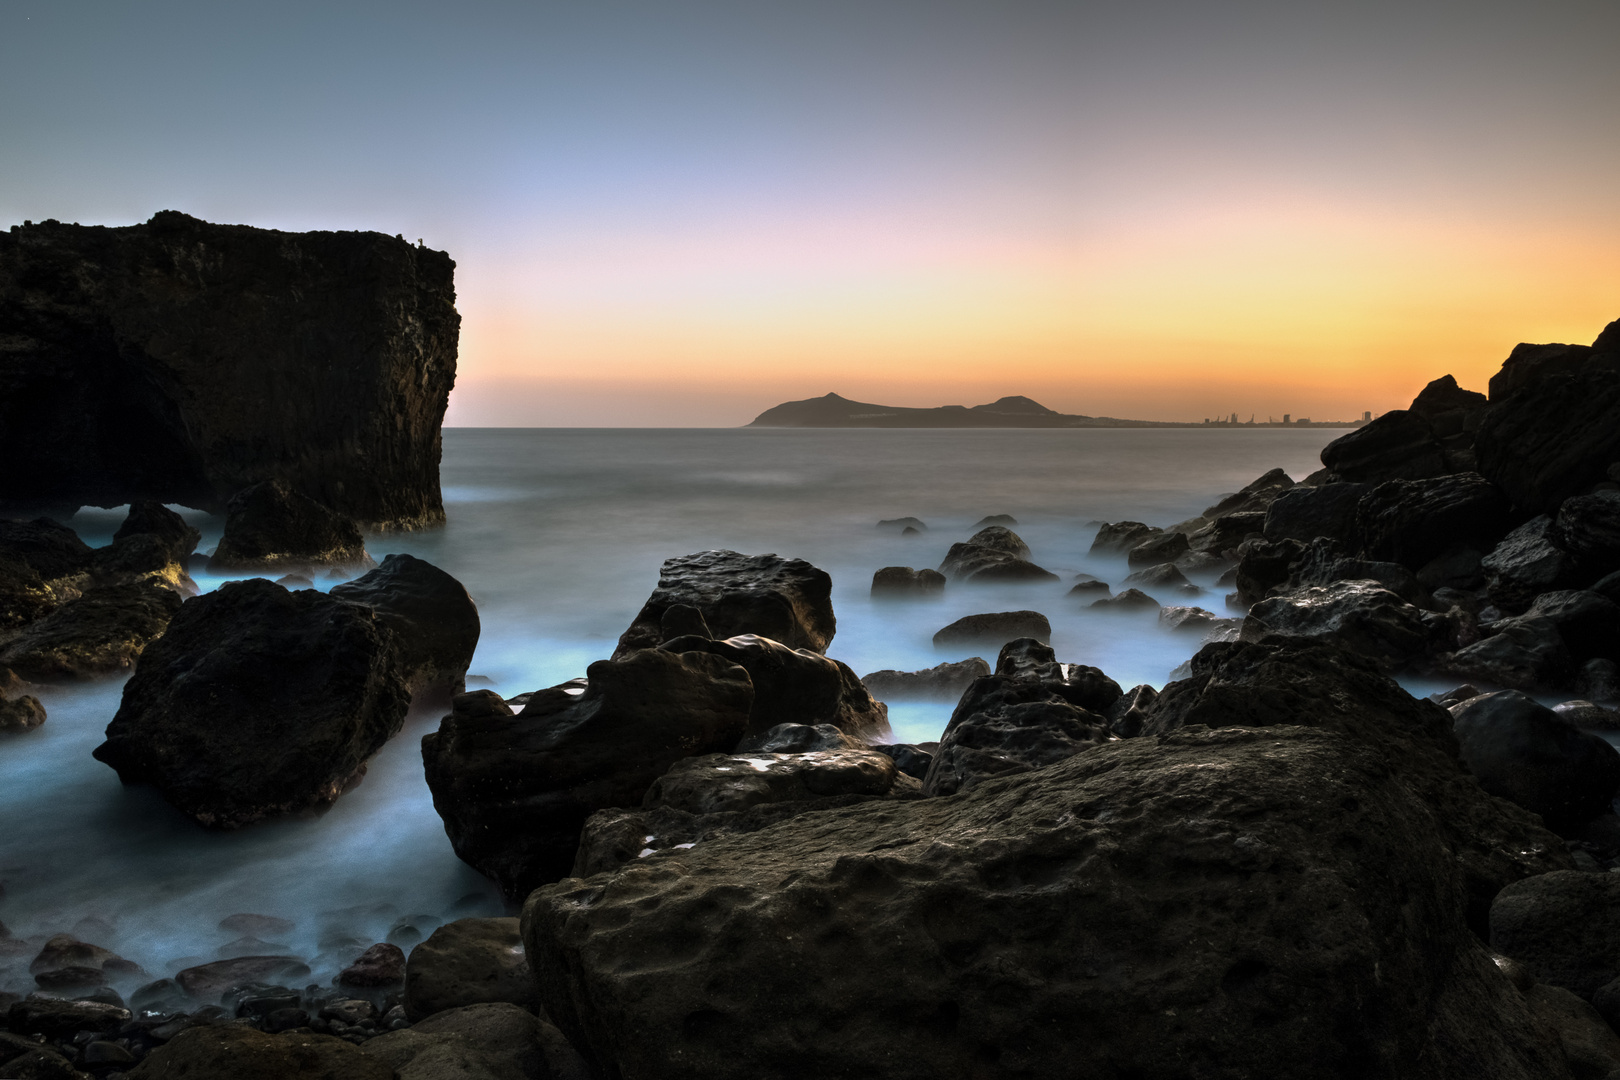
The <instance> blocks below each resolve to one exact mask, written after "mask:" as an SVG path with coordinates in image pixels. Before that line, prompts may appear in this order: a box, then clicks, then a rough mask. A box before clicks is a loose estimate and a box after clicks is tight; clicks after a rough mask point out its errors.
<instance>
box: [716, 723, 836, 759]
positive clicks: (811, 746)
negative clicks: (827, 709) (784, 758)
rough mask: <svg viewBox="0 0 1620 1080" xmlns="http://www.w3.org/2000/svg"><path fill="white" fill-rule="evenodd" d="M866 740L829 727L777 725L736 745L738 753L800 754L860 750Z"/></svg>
mask: <svg viewBox="0 0 1620 1080" xmlns="http://www.w3.org/2000/svg"><path fill="white" fill-rule="evenodd" d="M866 745H867V744H866V741H865V740H863V739H857V738H854V737H852V736H849V735H845V734H844V733H843V732H842V731H839V730H838V729H837V728H835V727H833V726H832V725H831V724H777V725H776V726H775V727H772V728H766V729H765V730H764V731H762V732H760V733H759V734H758V735H750V736H748V737H747V738H745V739H743V740H742V741H741V742H739V743H738V744H737V747H736V749H735V750H733V751H732V752H733V753H737V754H752V753H761V754H803V753H807V752H809V751H811V750H860V749H863V748H865V746H866Z"/></svg>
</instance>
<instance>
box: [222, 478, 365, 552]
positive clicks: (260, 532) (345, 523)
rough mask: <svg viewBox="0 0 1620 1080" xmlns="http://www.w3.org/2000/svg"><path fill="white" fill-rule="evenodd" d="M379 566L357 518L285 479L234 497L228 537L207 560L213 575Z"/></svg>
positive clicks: (228, 507)
mask: <svg viewBox="0 0 1620 1080" xmlns="http://www.w3.org/2000/svg"><path fill="white" fill-rule="evenodd" d="M376 565H377V564H376V562H375V561H373V559H372V558H371V556H370V555H368V554H367V553H366V547H365V541H364V538H362V537H361V535H360V527H359V526H358V525H356V524H355V522H354V520H353V519H352V518H348V517H345V516H344V515H342V514H339V513H335V512H333V511H332V510H329V509H328V508H327V507H325V506H323V505H322V504H321V503H318V502H316V501H315V500H314V499H311V498H309V497H308V496H307V495H303V494H300V493H299V492H297V491H294V490H293V489H292V487H291V486H289V485H288V484H287V482H286V481H284V480H266V481H264V482H262V483H258V484H254V485H253V486H252V487H250V488H246V489H244V490H242V491H239V492H237V493H236V494H235V495H233V496H231V500H230V502H229V503H227V504H226V507H225V535H224V536H222V537H221V538H220V541H219V547H217V548H216V549H215V550H214V554H213V555H212V556H211V557H210V558H209V560H208V572H209V573H211V574H228V573H233V572H236V571H243V570H267V571H275V572H277V573H281V572H284V571H286V570H294V569H307V568H310V567H327V566H330V567H335V568H337V569H339V570H349V571H358V570H369V569H371V568H372V567H374V566H376Z"/></svg>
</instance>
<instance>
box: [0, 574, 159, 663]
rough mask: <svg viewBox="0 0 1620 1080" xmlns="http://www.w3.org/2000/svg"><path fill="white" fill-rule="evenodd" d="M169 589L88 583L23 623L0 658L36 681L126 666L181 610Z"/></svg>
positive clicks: (149, 584)
mask: <svg viewBox="0 0 1620 1080" xmlns="http://www.w3.org/2000/svg"><path fill="white" fill-rule="evenodd" d="M180 604H181V600H180V597H179V596H178V595H176V594H175V593H174V592H173V591H172V590H170V589H166V588H163V587H162V586H160V585H157V584H154V583H152V582H150V581H138V582H134V583H132V584H128V585H108V586H104V587H101V588H93V589H90V590H89V591H88V592H85V593H83V594H82V595H80V596H79V597H77V598H76V599H73V600H69V601H68V602H67V603H65V604H63V605H62V606H61V607H58V608H56V609H55V610H53V611H52V612H50V613H49V614H48V615H45V616H44V617H43V618H41V619H39V620H38V621H37V622H34V623H32V624H30V625H28V626H26V627H24V628H23V629H22V631H21V632H20V633H18V634H17V635H16V636H14V637H12V638H11V640H9V641H7V642H6V643H5V645H4V647H0V664H4V665H6V666H7V667H10V668H11V669H12V670H14V671H16V672H17V673H18V674H19V675H22V676H23V677H24V678H27V679H32V680H34V681H35V682H61V681H64V680H70V679H88V678H94V677H97V676H101V675H112V674H116V673H119V672H123V671H127V670H129V669H130V668H131V667H133V666H134V664H135V661H136V660H137V659H138V658H139V657H140V655H141V654H142V652H144V651H145V649H146V648H147V646H149V645H150V644H151V643H152V642H153V641H155V640H157V638H158V637H160V636H161V635H162V634H163V632H164V631H165V630H166V629H167V628H168V626H169V622H170V620H171V619H173V618H174V617H175V615H176V614H177V613H178V612H179V611H180Z"/></svg>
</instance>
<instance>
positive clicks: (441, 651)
mask: <svg viewBox="0 0 1620 1080" xmlns="http://www.w3.org/2000/svg"><path fill="white" fill-rule="evenodd" d="M331 595H333V596H336V597H339V598H341V599H343V600H348V601H350V602H351V603H356V604H363V605H365V606H366V607H369V608H371V609H372V610H373V611H374V612H376V613H377V621H378V623H379V624H380V625H382V626H383V627H384V628H386V629H387V630H388V632H389V633H390V634H391V635H392V639H393V646H394V652H395V659H396V661H397V663H398V664H399V671H400V676H401V677H402V678H404V680H405V684H406V685H407V686H408V687H409V688H410V689H411V691H412V693H419V692H421V691H423V690H427V689H439V690H445V689H448V690H451V691H453V692H455V693H460V692H461V691H462V690H463V689H465V688H466V680H467V665H468V664H471V663H472V657H473V651H474V650H475V649H477V648H478V633H479V622H478V606H477V605H476V604H474V603H473V600H472V597H470V596H468V595H467V590H466V589H465V588H464V587H463V586H462V584H461V582H459V581H457V580H456V579H455V578H453V577H451V576H450V575H449V574H447V573H445V572H444V571H443V570H440V569H439V568H438V567H437V566H434V565H433V564H432V563H430V562H427V561H426V560H424V559H418V558H416V557H415V556H414V555H389V556H386V557H385V558H384V559H383V561H382V565H381V566H379V567H377V569H375V570H373V571H371V572H370V573H369V574H366V575H365V576H364V577H360V578H357V579H355V580H354V581H350V582H345V583H344V584H341V585H334V586H332V591H331Z"/></svg>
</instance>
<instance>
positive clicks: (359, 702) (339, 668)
mask: <svg viewBox="0 0 1620 1080" xmlns="http://www.w3.org/2000/svg"><path fill="white" fill-rule="evenodd" d="M409 702H410V697H409V694H408V692H407V690H406V687H405V683H404V681H403V679H402V678H401V677H400V674H399V670H398V667H397V665H396V662H395V660H394V650H393V648H392V647H391V643H390V641H389V635H388V633H387V631H386V630H385V629H384V628H383V627H381V626H379V625H378V622H377V620H376V618H375V617H374V615H373V614H372V612H371V611H370V610H369V609H366V608H363V607H359V606H357V605H355V604H349V603H345V602H344V601H342V600H340V599H336V598H333V597H330V596H326V595H323V594H321V593H318V592H314V591H313V590H304V591H300V592H288V591H287V590H285V589H283V588H282V587H281V586H279V585H276V584H273V583H272V582H269V581H266V580H264V579H263V578H253V579H250V580H248V581H239V582H230V583H227V584H226V585H223V586H221V587H220V588H219V589H218V590H217V591H215V592H212V593H208V594H207V595H204V596H199V597H197V598H195V599H194V600H191V601H190V602H188V603H186V604H185V605H183V606H182V607H181V609H180V611H179V613H178V614H176V615H175V617H174V621H173V622H171V623H170V624H169V628H168V630H167V632H165V633H164V635H163V636H162V637H161V638H159V639H158V640H157V641H154V642H153V643H152V644H151V645H149V646H147V648H146V651H145V653H144V654H143V655H142V658H141V665H140V668H139V670H137V671H136V673H135V675H134V677H133V678H131V679H130V681H129V682H128V683H127V684H125V686H124V697H123V702H122V704H120V705H119V708H118V713H117V715H115V716H114V717H113V720H112V723H110V724H108V725H107V741H106V742H104V743H102V744H101V745H100V746H99V747H97V748H96V750H95V756H96V758H97V759H98V760H100V761H103V762H105V763H107V764H108V765H111V766H112V767H113V768H114V769H116V770H118V775H119V778H120V779H122V780H123V781H124V782H125V783H150V784H153V785H155V786H156V787H157V788H158V789H159V790H160V791H162V793H163V796H164V798H166V799H167V800H168V801H169V802H170V803H172V804H173V805H174V806H175V807H176V808H178V809H179V810H180V811H181V812H182V813H185V814H186V815H188V816H190V817H192V818H193V819H195V820H196V821H198V822H200V823H202V824H204V825H209V826H213V827H216V828H237V827H240V826H243V825H248V824H251V823H253V822H255V821H260V820H262V819H264V818H267V817H273V816H279V815H283V814H290V813H297V812H301V811H306V810H312V809H316V808H319V807H321V806H324V805H327V804H330V803H331V802H332V801H333V800H335V799H336V798H337V797H338V796H339V795H340V794H342V792H343V791H344V790H345V789H346V788H347V787H349V786H350V785H352V784H353V783H355V782H356V781H357V780H358V779H359V778H360V776H361V775H362V774H363V772H364V768H365V763H366V760H367V759H368V758H370V757H371V755H372V754H374V753H376V752H377V750H378V749H379V748H380V747H381V746H382V745H383V743H385V742H387V741H388V739H389V738H391V737H392V736H393V735H395V734H396V733H397V732H398V731H399V729H400V726H401V725H402V724H403V723H404V720H405V711H406V708H407V706H408V705H409Z"/></svg>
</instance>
